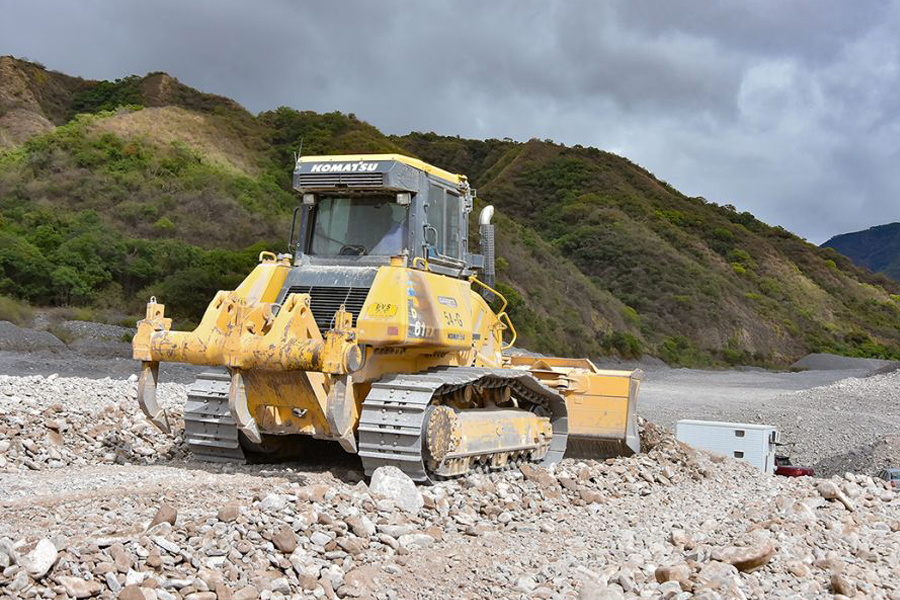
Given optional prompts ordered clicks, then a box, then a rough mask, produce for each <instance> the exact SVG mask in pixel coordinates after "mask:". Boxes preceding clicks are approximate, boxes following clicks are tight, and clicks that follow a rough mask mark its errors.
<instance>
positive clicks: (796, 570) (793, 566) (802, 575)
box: [785, 560, 812, 579]
mask: <svg viewBox="0 0 900 600" xmlns="http://www.w3.org/2000/svg"><path fill="white" fill-rule="evenodd" d="M785 566H786V567H787V570H788V571H790V573H791V574H792V575H793V576H794V577H796V578H797V579H806V578H808V577H809V576H810V575H811V574H812V571H810V569H809V567H807V566H806V565H805V564H803V563H802V562H800V561H799V560H792V561H790V562H788V563H787V565H785Z"/></svg>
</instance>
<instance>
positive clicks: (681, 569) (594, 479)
mask: <svg viewBox="0 0 900 600" xmlns="http://www.w3.org/2000/svg"><path fill="white" fill-rule="evenodd" d="M55 381H56V380H51V381H50V382H49V383H42V384H40V385H39V386H38V387H39V388H40V389H43V390H46V389H50V387H48V386H58V389H59V391H60V393H65V390H68V389H71V388H70V387H69V386H68V385H67V384H66V383H65V382H59V383H55ZM33 383H38V382H33ZM93 383H96V382H93ZM4 384H5V385H7V386H10V385H12V386H13V388H14V389H18V388H15V385H16V384H15V383H10V382H8V381H3V380H0V394H2V391H3V389H11V388H9V387H6V388H4V387H3V386H4ZM130 385H133V383H131V382H112V383H110V384H109V392H108V394H106V395H103V396H102V399H99V400H98V397H91V398H82V399H80V400H79V399H76V398H73V400H72V402H71V404H70V405H69V407H70V410H69V411H67V412H65V413H64V414H62V415H61V414H59V413H54V417H55V418H57V419H59V418H60V416H64V417H65V419H66V422H67V423H68V424H69V426H70V428H72V429H78V428H81V427H82V426H86V423H85V422H83V421H80V420H79V419H83V418H86V419H94V418H96V415H100V414H103V412H104V411H105V410H106V409H108V408H111V407H112V406H113V405H115V406H117V407H119V408H120V409H121V410H122V411H123V413H125V416H122V415H119V414H118V413H116V416H115V417H113V418H111V423H115V422H119V420H122V422H123V423H126V424H127V423H131V427H134V426H135V424H136V423H138V422H140V420H141V417H140V416H139V413H138V412H137V409H136V407H135V406H134V403H133V401H131V399H130V396H127V395H126V396H125V400H123V399H122V397H120V396H119V395H118V393H119V391H128V389H130V388H129V386H130ZM181 393H183V391H182V392H181ZM16 394H17V396H18V394H19V392H16ZM175 395H177V390H176V389H175V388H172V389H169V390H167V391H166V393H165V394H164V395H163V396H164V403H169V402H170V401H172V398H173V396H175ZM2 397H3V396H2V395H0V398H2ZM23 397H24V396H23ZM23 397H20V398H19V400H22V399H23ZM166 397H168V398H169V400H166ZM31 398H32V399H33V404H32V405H30V406H31V408H30V410H29V415H31V416H29V417H27V419H28V421H27V423H34V424H35V425H40V426H42V427H44V425H43V421H42V419H45V418H48V417H46V416H45V415H44V411H46V409H47V405H52V404H51V403H56V402H58V401H59V399H58V398H54V397H53V396H52V395H51V394H46V395H44V394H43V393H40V394H38V393H37V392H35V395H33V396H31ZM123 402H124V405H121V406H119V405H120V404H122V403H123ZM3 406H6V404H3ZM32 412H33V414H32ZM79 415H86V416H84V417H82V416H79ZM9 417H10V413H9V412H7V409H4V418H6V419H8V418H9ZM23 418H25V417H23ZM4 422H6V421H4ZM5 427H7V428H8V427H9V426H8V425H5ZM16 427H19V428H20V429H21V428H23V426H22V425H16ZM28 427H31V425H29V426H28ZM44 428H45V429H47V428H46V427H44ZM26 429H27V428H26ZM50 431H54V430H53V429H50ZM42 435H47V434H46V433H42ZM128 435H129V436H133V437H134V439H130V438H126V441H127V442H128V443H130V444H131V445H132V446H141V445H147V446H150V445H155V444H157V442H156V441H155V438H154V437H153V436H155V435H156V434H155V433H154V434H146V435H145V434H141V435H138V434H133V433H129V434H128ZM7 439H9V438H7ZM91 439H95V440H96V438H91ZM66 441H67V442H68V438H66ZM642 442H643V444H644V448H645V450H646V452H645V453H642V454H640V455H636V456H632V457H627V458H617V459H610V460H606V461H573V460H565V461H563V462H562V463H560V464H558V465H556V466H553V467H550V468H543V467H539V466H525V467H523V468H522V469H521V470H511V471H504V472H499V473H494V474H489V475H482V474H478V475H472V476H469V477H465V478H461V479H453V480H448V481H442V482H439V483H437V484H435V485H433V486H418V487H417V486H415V485H414V484H413V483H412V481H410V480H409V479H408V478H406V477H405V476H404V475H403V474H402V473H400V472H399V471H397V470H396V469H393V468H391V467H386V468H383V469H381V470H379V471H378V472H376V474H375V476H373V478H372V480H371V481H370V482H369V483H368V484H366V483H365V482H357V483H350V482H345V481H341V480H338V479H334V478H332V477H329V476H328V475H327V474H325V475H323V474H297V473H293V472H291V471H290V470H289V469H286V470H285V471H283V472H281V473H280V476H278V474H276V476H271V474H265V473H264V472H263V467H259V468H260V475H259V476H248V475H244V474H223V473H217V472H210V471H205V470H202V466H201V465H200V464H199V463H198V464H197V465H196V466H190V465H188V467H185V466H184V465H183V464H182V463H179V462H175V463H172V464H171V465H166V464H164V463H162V462H161V463H160V464H158V465H143V464H139V465H120V464H116V463H115V461H113V462H112V463H111V464H106V465H101V466H99V467H80V466H79V465H80V464H82V463H80V462H78V461H77V460H76V461H74V462H73V463H71V464H72V466H71V467H70V468H69V469H52V468H50V467H49V459H48V461H46V464H47V466H48V468H47V469H43V470H40V471H31V470H30V467H28V466H27V465H26V468H25V469H22V468H21V467H20V466H19V462H18V459H17V460H16V461H12V462H10V463H8V467H7V469H9V465H15V467H14V470H12V471H10V472H7V473H2V474H0V506H2V510H3V511H4V514H6V515H8V517H7V518H8V519H9V521H8V522H7V525H5V526H4V527H2V528H0V532H3V534H2V535H0V597H6V596H10V597H23V598H90V597H96V598H115V597H118V598H125V599H128V600H131V599H137V600H146V599H149V600H154V599H156V600H172V599H182V598H183V599H186V600H215V599H216V598H219V599H227V598H231V599H235V600H252V599H255V598H262V599H267V600H268V599H280V598H292V597H304V596H308V597H316V598H335V597H338V598H366V599H370V598H371V599H377V600H393V599H402V598H412V597H419V598H435V599H437V598H451V597H453V598H455V597H460V598H483V597H493V598H551V599H574V598H579V599H583V600H594V599H607V600H614V599H620V598H670V599H671V598H674V599H679V600H682V599H683V600H687V599H688V598H705V599H709V600H715V599H726V598H773V597H778V598H811V597H832V596H834V597H851V598H852V597H857V598H863V597H865V598H900V577H898V574H900V500H898V495H897V494H896V493H895V492H894V491H893V490H892V489H891V488H889V487H888V486H887V484H886V482H883V481H881V480H877V479H872V478H871V477H868V476H864V475H852V474H848V475H846V476H843V477H835V478H832V479H830V480H816V479H810V478H800V479H796V480H794V479H788V478H778V477H773V476H769V475H765V474H763V473H760V472H759V471H756V470H755V469H753V468H752V467H750V466H749V465H748V464H746V463H743V462H741V461H734V460H730V459H725V458H722V457H717V456H712V455H709V454H706V453H704V452H700V451H696V450H694V449H692V448H690V447H688V446H685V445H684V444H681V443H679V442H677V441H676V440H675V439H674V438H673V437H672V436H671V435H670V434H668V433H667V432H666V431H665V430H663V429H662V428H659V427H655V426H654V425H652V424H650V423H643V424H642ZM160 444H162V443H161V442H160ZM95 445H98V446H97V448H95ZM8 452H9V450H7V453H8ZM107 453H108V452H105V451H104V450H103V444H102V442H100V441H95V442H91V443H88V442H87V441H85V445H84V446H82V452H81V453H73V454H74V455H75V456H77V457H79V458H80V459H83V460H85V461H88V458H90V457H96V456H103V455H105V454H107ZM26 454H27V450H26ZM136 455H137V456H141V454H140V453H137V454H136ZM35 456H40V453H37V454H34V453H33V454H32V455H31V456H29V458H30V459H31V460H34V457H35ZM37 464H45V463H44V462H40V463H37ZM98 469H99V471H98ZM151 474H155V475H154V476H156V477H158V478H159V479H160V481H162V482H163V485H157V486H156V487H154V488H153V490H152V491H149V492H148V491H146V490H143V489H142V487H141V485H139V484H138V483H137V482H139V481H140V479H139V478H148V477H150V476H151ZM298 475H300V476H299V477H298ZM60 477H62V478H63V479H62V480H61V481H62V484H63V485H64V486H68V487H73V486H74V487H77V486H75V484H76V483H77V482H78V481H79V478H89V479H90V480H91V481H92V482H96V481H97V480H98V479H99V480H104V479H108V480H110V482H111V483H110V485H112V482H113V481H115V482H118V483H116V484H115V485H116V486H117V487H116V488H115V493H111V492H110V490H112V488H99V489H96V490H94V492H93V495H79V494H68V495H67V494H56V495H54V496H52V497H51V496H50V495H48V494H47V490H48V489H49V488H51V487H52V485H51V482H53V481H57V484H58V478H60ZM13 481H15V482H17V487H18V488H19V489H20V492H18V493H17V494H15V495H13V494H9V493H8V492H5V491H4V490H5V489H8V486H6V485H4V484H6V483H9V482H13ZM70 481H71V482H72V483H71V484H70V483H69V482H70ZM129 481H133V482H135V483H134V484H133V485H129V484H128V483H127V482H129ZM192 481H193V482H194V483H193V484H192V483H191V482H192ZM30 482H32V483H33V486H32V488H33V490H34V494H31V495H29V494H27V493H25V492H22V491H21V490H23V489H25V488H27V487H28V486H29V485H31V483H30ZM121 482H126V483H125V484H122V483H121ZM57 484H54V485H57ZM5 520H6V519H5ZM9 522H14V523H15V524H16V528H10V527H9V526H8V524H9Z"/></svg>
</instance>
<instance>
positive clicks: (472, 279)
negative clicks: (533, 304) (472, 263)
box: [469, 275, 509, 312]
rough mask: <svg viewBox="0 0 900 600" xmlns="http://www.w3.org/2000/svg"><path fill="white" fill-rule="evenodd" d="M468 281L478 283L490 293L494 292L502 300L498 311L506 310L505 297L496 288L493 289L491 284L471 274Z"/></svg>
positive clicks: (507, 303) (507, 304)
mask: <svg viewBox="0 0 900 600" xmlns="http://www.w3.org/2000/svg"><path fill="white" fill-rule="evenodd" d="M469 282H470V283H477V284H478V285H480V286H481V287H483V288H484V289H486V290H487V291H489V292H490V293H492V294H494V295H495V296H497V297H498V298H500V299H501V300H502V301H503V306H501V307H500V312H503V311H505V310H506V307H507V306H509V302H507V301H506V297H504V296H503V294H501V293H500V292H498V291H497V290H495V289H494V288H492V287H491V286H489V285H488V284H486V283H485V282H483V281H481V280H480V279H478V278H477V277H475V276H474V275H472V276H471V277H469Z"/></svg>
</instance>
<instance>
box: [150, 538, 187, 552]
mask: <svg viewBox="0 0 900 600" xmlns="http://www.w3.org/2000/svg"><path fill="white" fill-rule="evenodd" d="M150 539H151V540H153V543H154V544H156V545H157V546H159V547H160V548H162V549H163V550H165V551H166V552H168V553H169V554H179V553H180V552H181V547H180V546H179V545H178V544H176V543H175V542H172V541H169V540H167V539H166V538H164V537H161V536H158V535H154V536H151V537H150Z"/></svg>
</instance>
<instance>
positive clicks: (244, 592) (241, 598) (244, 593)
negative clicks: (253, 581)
mask: <svg viewBox="0 0 900 600" xmlns="http://www.w3.org/2000/svg"><path fill="white" fill-rule="evenodd" d="M231 597H232V599H233V600H256V599H257V598H259V592H258V591H257V590H256V588H255V587H253V586H252V585H246V586H244V587H242V588H241V589H239V590H237V591H236V592H234V593H233V594H232V595H231Z"/></svg>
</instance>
